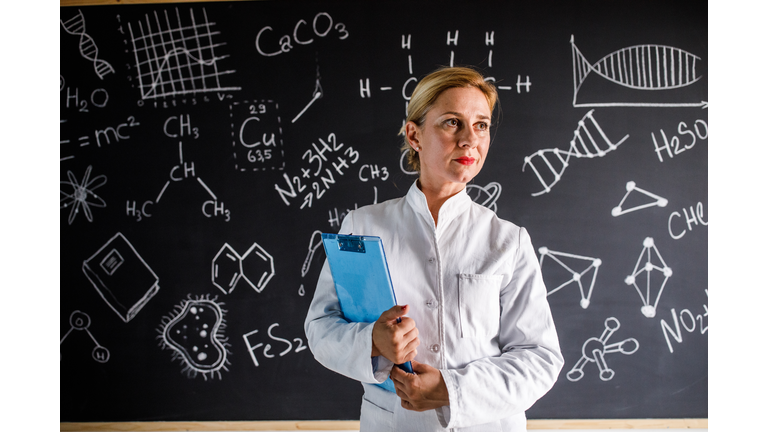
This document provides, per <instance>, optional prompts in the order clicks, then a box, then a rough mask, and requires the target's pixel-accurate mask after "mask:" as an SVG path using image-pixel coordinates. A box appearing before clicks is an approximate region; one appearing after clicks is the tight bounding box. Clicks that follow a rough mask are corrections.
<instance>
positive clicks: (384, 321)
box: [371, 305, 421, 364]
mask: <svg viewBox="0 0 768 432" xmlns="http://www.w3.org/2000/svg"><path fill="white" fill-rule="evenodd" d="M407 313H408V305H405V306H393V307H392V308H391V309H389V310H386V311H384V312H383V313H382V314H381V316H380V317H379V319H378V320H376V322H375V323H374V324H373V344H372V349H371V357H376V356H379V355H382V356H384V357H386V358H387V359H388V360H389V361H391V362H394V363H395V364H402V363H405V362H407V361H411V360H413V359H414V357H416V347H417V346H419V344H420V343H421V342H420V341H419V329H417V328H416V322H415V321H414V320H413V319H411V318H408V317H406V316H404V315H405V314H407ZM398 318H400V319H401V320H400V322H397V319H398Z"/></svg>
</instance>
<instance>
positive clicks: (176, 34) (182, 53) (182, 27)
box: [128, 8, 240, 100]
mask: <svg viewBox="0 0 768 432" xmlns="http://www.w3.org/2000/svg"><path fill="white" fill-rule="evenodd" d="M175 12H176V13H175V17H174V18H171V17H169V16H168V11H164V12H163V16H162V18H161V17H160V16H159V15H158V13H157V11H155V12H154V13H153V14H152V16H151V17H150V14H146V15H145V19H144V21H139V22H137V23H135V25H131V23H129V24H128V30H129V33H130V37H131V44H132V47H133V54H134V59H135V61H136V70H137V71H138V72H137V74H138V80H139V87H140V91H141V98H142V99H143V100H145V99H154V98H162V97H169V96H177V95H186V94H194V93H205V92H217V91H233V90H240V87H233V86H226V85H224V84H222V78H223V77H224V76H226V75H230V74H232V73H234V72H235V71H234V70H220V68H219V62H220V61H221V60H223V59H225V58H227V57H229V56H228V55H221V54H219V52H220V51H221V50H222V48H223V47H224V46H225V45H226V43H225V42H218V41H217V40H218V39H219V38H220V32H218V31H216V30H214V26H215V24H216V23H214V22H210V21H209V20H208V15H207V14H206V12H205V9H203V10H202V14H197V15H196V14H195V12H194V11H193V10H192V9H191V8H190V10H189V17H188V18H186V19H182V16H181V14H180V13H179V9H178V8H176V9H175Z"/></svg>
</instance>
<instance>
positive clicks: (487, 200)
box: [467, 182, 501, 213]
mask: <svg viewBox="0 0 768 432" xmlns="http://www.w3.org/2000/svg"><path fill="white" fill-rule="evenodd" d="M467 195H469V197H470V198H472V201H474V202H476V203H478V204H480V205H481V206H483V207H487V208H489V209H491V210H493V212H494V213H496V209H497V207H496V200H498V199H499V196H500V195H501V185H500V184H499V183H496V182H490V183H488V184H487V185H485V187H483V186H479V185H475V184H468V185H467Z"/></svg>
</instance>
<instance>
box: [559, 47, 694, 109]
mask: <svg viewBox="0 0 768 432" xmlns="http://www.w3.org/2000/svg"><path fill="white" fill-rule="evenodd" d="M571 53H572V55H573V106H574V107H617V106H624V107H629V106H634V107H701V108H706V107H707V106H708V105H707V102H705V101H699V102H692V103H676V102H675V103H646V102H600V103H578V102H577V98H578V94H579V90H580V89H581V85H582V84H583V83H584V81H585V80H586V79H587V77H588V76H589V75H590V74H591V73H592V72H594V73H595V74H597V75H599V76H601V77H603V78H605V79H606V80H608V81H610V82H612V83H614V84H617V85H620V86H623V87H627V88H630V89H633V90H656V91H659V90H671V89H676V88H681V87H686V86H689V85H691V84H693V83H695V82H696V81H698V80H699V79H701V76H700V75H699V74H698V73H697V71H696V66H697V64H698V63H699V62H700V61H701V58H700V57H698V56H696V55H693V54H691V53H689V52H686V51H683V50H681V49H679V48H673V47H669V46H665V45H651V44H648V45H635V46H631V47H627V48H622V49H620V50H617V51H614V52H612V53H610V54H608V55H606V56H605V57H603V58H602V59H600V60H598V61H597V62H595V63H594V64H591V63H590V62H589V61H587V59H586V58H585V57H584V55H583V54H582V53H581V51H579V49H578V48H577V47H576V43H575V42H574V38H573V35H571Z"/></svg>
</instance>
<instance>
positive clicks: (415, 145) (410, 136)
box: [405, 121, 421, 151]
mask: <svg viewBox="0 0 768 432" xmlns="http://www.w3.org/2000/svg"><path fill="white" fill-rule="evenodd" d="M405 138H406V139H407V140H408V144H410V145H411V148H412V149H414V150H416V151H419V150H421V141H420V140H421V130H420V129H419V127H418V126H416V123H414V122H412V121H409V122H408V123H406V124H405Z"/></svg>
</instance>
